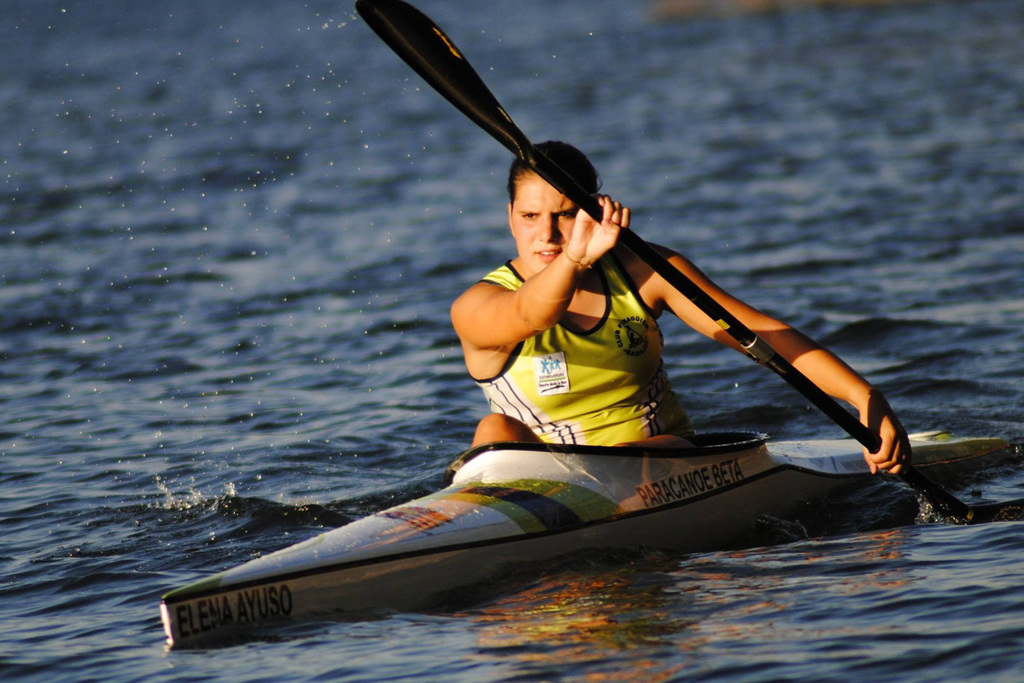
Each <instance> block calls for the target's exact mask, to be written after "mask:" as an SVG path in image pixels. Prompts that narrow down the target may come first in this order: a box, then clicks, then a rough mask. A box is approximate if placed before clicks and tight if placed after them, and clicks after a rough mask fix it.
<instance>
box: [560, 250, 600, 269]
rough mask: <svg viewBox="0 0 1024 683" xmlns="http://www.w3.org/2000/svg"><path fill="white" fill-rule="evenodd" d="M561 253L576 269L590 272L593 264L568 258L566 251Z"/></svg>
mask: <svg viewBox="0 0 1024 683" xmlns="http://www.w3.org/2000/svg"><path fill="white" fill-rule="evenodd" d="M562 253H563V254H564V255H565V260H566V261H568V262H569V263H571V264H573V265H574V266H576V267H577V268H581V269H583V270H590V268H591V267H592V266H593V265H594V264H593V263H584V262H583V261H577V260H576V259H574V258H573V257H572V256H569V252H568V250H566V251H563V252H562Z"/></svg>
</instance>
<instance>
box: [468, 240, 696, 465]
mask: <svg viewBox="0 0 1024 683" xmlns="http://www.w3.org/2000/svg"><path fill="white" fill-rule="evenodd" d="M596 270H597V273H598V276H599V277H600V278H601V284H602V286H603V288H604V291H605V294H606V304H605V316H604V317H603V318H602V319H601V321H600V322H599V323H598V324H597V325H596V326H595V327H594V328H593V329H591V330H589V331H587V332H584V333H579V332H573V331H572V330H569V329H568V328H566V327H564V326H562V325H561V324H559V325H555V326H554V327H552V328H551V329H549V330H546V331H544V332H542V333H540V334H538V335H536V336H534V337H531V338H530V339H527V340H525V341H523V342H521V343H520V344H519V345H518V346H517V347H516V349H515V351H513V353H512V355H511V357H510V358H509V360H508V363H506V365H505V368H504V369H503V370H502V372H501V373H500V374H499V375H498V376H497V377H494V378H491V379H486V380H476V381H477V384H478V385H479V386H480V388H481V389H483V391H484V395H485V396H487V400H488V402H489V403H490V407H491V411H492V412H496V413H504V414H505V415H508V416H510V417H514V418H517V419H519V420H521V421H522V422H524V423H526V424H527V425H529V426H530V428H531V429H533V431H534V432H535V433H536V434H537V435H538V436H539V437H540V438H541V439H542V440H544V441H547V442H549V443H574V444H594V445H605V446H613V445H615V444H618V443H622V442H624V441H636V440H639V439H643V438H647V437H650V436H656V435H658V434H675V435H678V436H687V435H689V434H692V433H693V427H692V426H691V424H690V418H689V417H688V416H687V415H686V411H685V410H683V407H682V405H681V403H680V402H679V398H678V397H677V396H676V394H675V392H673V391H672V388H671V386H670V385H669V381H668V376H667V375H666V374H665V369H664V364H663V363H662V359H661V352H662V344H663V340H662V335H661V329H660V328H659V327H658V323H657V321H656V320H655V318H654V315H653V314H652V313H651V311H650V310H648V308H647V306H646V305H645V304H644V303H643V300H642V299H641V298H640V294H639V293H638V292H637V291H636V288H635V287H634V285H633V283H632V280H631V279H630V277H629V276H628V275H627V274H626V272H625V269H624V268H623V266H622V264H621V263H620V262H619V261H618V259H617V258H615V256H613V255H608V256H606V257H604V258H602V259H601V260H600V261H599V262H598V263H597V266H596ZM483 281H484V282H489V283H492V284H495V285H499V286H501V287H505V288H506V289H511V290H516V289H519V287H521V286H522V284H523V279H522V277H521V276H520V275H519V273H517V272H516V271H515V269H514V268H513V267H512V265H511V262H509V263H506V264H505V265H504V266H502V267H500V268H498V269H496V270H494V271H492V272H491V273H489V274H488V275H487V276H486V277H485V278H484V279H483Z"/></svg>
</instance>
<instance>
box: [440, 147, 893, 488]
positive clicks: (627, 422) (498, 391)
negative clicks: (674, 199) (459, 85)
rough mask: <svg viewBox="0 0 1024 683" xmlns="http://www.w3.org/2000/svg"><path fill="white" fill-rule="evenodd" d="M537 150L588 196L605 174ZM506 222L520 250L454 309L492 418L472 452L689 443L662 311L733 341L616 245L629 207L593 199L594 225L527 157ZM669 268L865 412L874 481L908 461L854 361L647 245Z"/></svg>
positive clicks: (517, 170)
mask: <svg viewBox="0 0 1024 683" xmlns="http://www.w3.org/2000/svg"><path fill="white" fill-rule="evenodd" d="M538 148H539V149H540V150H541V151H542V152H543V153H544V154H545V155H547V156H548V157H550V158H551V159H552V160H553V161H554V162H555V163H557V164H558V165H559V166H561V167H562V168H563V169H564V170H566V171H568V172H569V173H570V174H571V175H573V176H574V177H575V178H576V179H577V180H578V181H579V182H580V184H581V185H582V186H583V187H584V189H586V190H587V191H588V192H590V193H592V194H595V195H596V194H597V192H598V189H599V187H600V183H599V178H598V174H597V171H596V170H595V169H594V166H593V165H592V164H591V162H590V161H589V159H588V158H587V157H586V155H584V154H583V153H582V152H580V151H579V150H578V149H576V148H575V147H573V146H571V145H569V144H566V143H562V142H555V141H549V142H545V143H541V144H540V145H538ZM508 193H509V204H508V220H509V227H510V229H511V232H512V237H513V239H514V240H515V244H516V249H517V252H518V255H517V256H516V257H515V258H513V259H512V260H511V261H508V262H507V263H506V264H505V265H503V266H501V267H499V268H497V269H495V270H493V271H492V272H491V273H489V274H488V275H486V276H485V277H484V278H483V280H481V281H480V282H478V283H476V284H474V285H473V286H472V287H470V288H469V289H468V290H466V292H464V293H463V294H462V295H461V296H460V297H459V298H458V299H457V300H456V301H455V302H454V304H453V305H452V311H451V314H452V323H453V325H454V327H455V331H456V333H457V334H458V335H459V339H460V341H461V343H462V349H463V353H464V356H465V361H466V367H467V369H468V370H469V374H470V376H472V377H473V379H474V380H475V381H476V382H477V384H478V385H479V386H480V387H481V388H482V389H483V391H484V393H485V395H486V396H487V399H488V401H489V403H490V407H491V410H492V412H491V413H490V414H489V415H487V416H485V417H484V418H483V419H482V420H481V421H480V422H479V424H478V425H477V429H476V433H475V435H474V439H473V444H474V445H479V444H482V443H488V442H493V441H547V442H561V443H586V444H597V445H624V444H644V445H650V446H677V445H687V444H688V443H689V442H688V441H687V440H686V437H687V436H689V435H692V434H693V433H694V430H693V427H692V425H691V423H690V419H689V417H687V414H686V411H685V410H684V409H683V406H682V404H681V402H680V400H679V398H678V396H677V395H676V393H675V392H674V391H673V390H672V388H671V385H670V383H669V380H668V377H667V376H666V373H665V370H664V365H663V363H662V358H661V353H662V336H661V332H660V330H659V327H658V323H657V319H658V317H659V316H660V315H661V314H662V313H663V312H665V311H668V312H670V313H674V314H675V315H676V316H678V317H679V318H680V319H681V320H682V321H683V322H685V323H686V324H687V325H689V326H690V327H692V328H693V329H694V330H696V331H698V332H700V333H701V334H704V335H706V336H707V337H710V338H711V339H714V340H715V341H717V342H719V343H721V344H724V345H725V346H729V347H731V348H734V349H736V350H741V349H740V347H739V345H738V344H737V343H736V342H735V341H734V340H733V339H732V337H730V336H729V335H728V334H726V333H725V332H724V331H723V330H722V329H721V328H720V327H719V326H718V325H717V324H715V323H714V322H713V321H712V320H711V319H709V318H708V316H707V315H705V314H704V313H703V312H702V311H700V310H699V309H698V308H697V307H696V306H695V305H694V304H693V303H691V302H690V301H689V300H688V299H687V298H686V297H684V296H683V295H682V294H680V293H679V292H678V291H677V290H676V289H675V288H674V287H672V286H671V285H670V284H669V283H668V282H667V281H666V280H665V279H664V278H662V277H661V276H660V275H658V274H657V273H655V272H654V271H653V270H652V268H651V267H650V266H648V265H647V264H646V263H645V262H644V261H642V260H641V259H639V258H638V257H636V256H635V255H634V254H633V253H632V252H630V251H629V250H628V249H626V248H625V247H622V246H616V242H617V240H618V236H619V231H620V230H624V229H626V228H628V227H629V219H630V211H629V209H628V208H627V207H625V206H623V205H622V204H621V203H619V202H617V201H615V200H613V199H611V198H610V197H608V196H604V195H597V196H598V199H599V202H600V204H601V207H602V208H603V210H604V216H603V219H602V221H601V222H600V223H598V222H596V221H595V220H593V219H592V218H591V217H590V216H589V215H588V214H587V213H586V212H584V211H580V210H579V209H578V207H577V206H576V204H575V203H573V202H572V201H570V200H569V199H568V198H567V197H566V196H565V195H563V194H562V193H561V192H559V191H558V190H556V189H555V188H554V187H552V186H551V185H549V184H548V183H547V181H545V180H544V179H542V178H541V177H540V176H538V175H537V174H536V173H534V172H533V171H532V170H531V169H530V168H529V167H528V166H526V165H525V164H524V163H523V162H522V161H520V160H519V159H516V160H515V161H514V162H513V163H512V166H511V168H510V169H509V177H508ZM652 246H653V247H654V248H655V249H657V250H658V252H659V253H661V254H662V255H663V256H664V257H665V258H666V259H668V261H669V262H670V263H672V265H674V266H675V267H676V268H678V269H679V270H680V271H682V272H683V274H685V275H686V277H688V278H689V279H690V280H692V281H693V282H694V283H696V284H697V285H698V286H699V287H700V288H701V289H703V290H704V291H705V292H708V293H709V294H710V295H711V296H712V297H713V298H714V299H715V300H716V301H718V303H719V304H720V305H722V306H723V307H725V308H726V309H727V310H729V311H730V312H731V313H732V314H733V315H734V316H736V318H737V319H739V320H740V321H741V322H742V323H743V324H744V325H746V326H747V327H749V328H750V329H751V330H752V331H753V332H754V333H756V334H757V335H758V336H759V337H760V338H762V339H763V340H765V341H766V342H768V344H770V345H771V346H772V347H774V349H775V350H776V351H777V352H778V353H779V354H780V355H782V356H783V357H784V358H786V360H788V361H789V362H790V363H792V364H793V366H794V367H796V369H797V370H799V371H800V372H802V373H803V374H804V375H806V376H807V377H808V378H809V379H810V380H811V381H812V382H814V383H815V384H817V385H818V386H819V387H821V388H822V389H823V390H824V391H825V392H827V393H828V394H830V395H831V396H833V397H835V398H836V399H839V400H843V401H846V402H848V403H850V404H852V405H853V406H855V407H856V408H857V410H859V411H860V419H861V421H862V422H863V423H864V424H865V425H867V426H868V427H869V428H870V429H871V430H872V431H873V432H875V433H877V434H879V435H880V436H881V438H882V447H881V449H880V450H879V451H878V453H875V454H871V453H868V452H867V451H865V459H866V460H867V462H868V465H869V466H870V467H871V470H872V472H875V471H878V470H879V469H881V470H889V471H891V472H893V473H896V472H898V471H899V469H900V464H901V463H905V462H909V458H910V445H909V442H908V440H907V435H906V431H905V430H904V429H903V427H902V426H901V425H900V422H899V420H898V418H897V417H896V415H895V414H894V412H893V410H892V408H891V407H890V406H889V403H888V402H887V401H886V399H885V397H884V396H883V395H882V394H881V392H879V391H878V390H877V389H875V388H873V387H872V386H871V384H869V383H868V382H867V381H866V380H865V379H864V378H863V377H861V376H860V375H859V374H857V373H856V372H855V371H854V370H853V369H852V368H850V367H849V366H848V365H847V364H846V363H844V362H843V361H842V360H840V359H839V358H838V357H837V356H835V355H834V354H833V353H831V352H830V351H828V350H827V349H825V348H823V347H822V346H821V345H819V344H817V343H816V342H814V341H813V340H811V339H809V338H808V337H806V336H805V335H803V334H802V333H800V332H798V331H797V330H795V329H794V328H792V327H790V326H789V325H787V324H785V323H783V322H781V321H779V320H776V319H775V318H772V317H771V316H768V315H765V314H764V313H762V312H760V311H758V310H756V309H755V308H753V307H751V306H749V305H747V304H746V303H744V302H743V301H740V300H739V299H737V298H735V297H733V296H731V295H730V294H728V293H726V292H725V291H723V290H722V289H721V288H719V287H718V286H717V285H715V284H714V283H713V282H712V281H711V280H710V279H708V277H707V276H706V275H704V273H702V272H701V271H700V270H699V269H698V268H697V267H696V266H694V265H693V264H692V263H691V262H690V261H689V260H688V259H686V258H685V257H683V256H682V255H680V254H678V253H676V252H674V251H672V250H670V249H667V248H665V247H660V246H657V245H652Z"/></svg>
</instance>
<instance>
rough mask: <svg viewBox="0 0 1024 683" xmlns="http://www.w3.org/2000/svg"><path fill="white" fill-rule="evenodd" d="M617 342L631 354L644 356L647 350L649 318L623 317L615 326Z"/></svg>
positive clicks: (625, 351) (624, 350) (623, 349)
mask: <svg viewBox="0 0 1024 683" xmlns="http://www.w3.org/2000/svg"><path fill="white" fill-rule="evenodd" d="M615 343H616V344H618V345H619V348H620V349H622V351H623V352H624V353H626V354H627V355H630V356H642V355H644V353H646V352H647V347H648V346H649V344H650V342H649V341H648V340H647V320H646V318H641V317H639V316H631V317H629V318H623V319H622V320H620V321H619V324H618V327H616V328H615Z"/></svg>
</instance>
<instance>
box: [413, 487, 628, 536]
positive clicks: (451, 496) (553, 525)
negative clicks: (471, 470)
mask: <svg viewBox="0 0 1024 683" xmlns="http://www.w3.org/2000/svg"><path fill="white" fill-rule="evenodd" d="M429 498H431V499H433V500H458V501H463V502H467V503H472V504H474V505H479V506H482V507H486V508H489V509H491V510H494V511H495V512H500V513H501V514H503V515H505V517H507V518H508V519H510V520H511V521H512V522H514V523H515V524H517V525H518V526H519V528H520V529H522V530H523V532H525V533H538V532H542V531H552V530H554V529H561V528H563V527H567V526H575V525H578V524H582V523H584V522H590V521H593V520H595V519H604V518H607V517H610V516H612V515H617V514H619V513H621V512H623V510H622V508H620V507H619V506H618V505H617V504H616V503H615V502H614V501H612V500H610V499H608V498H605V497H604V496H602V495H600V494H598V493H595V492H594V491H591V490H590V489H588V488H586V487H584V486H577V485H574V484H568V483H565V482H561V481H548V480H543V479H520V480H518V481H510V482H504V483H502V484H500V485H493V484H481V483H471V484H466V485H464V486H460V487H458V488H455V489H454V490H453V489H452V488H448V489H445V490H444V491H439V492H438V493H436V494H434V495H432V496H429Z"/></svg>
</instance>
